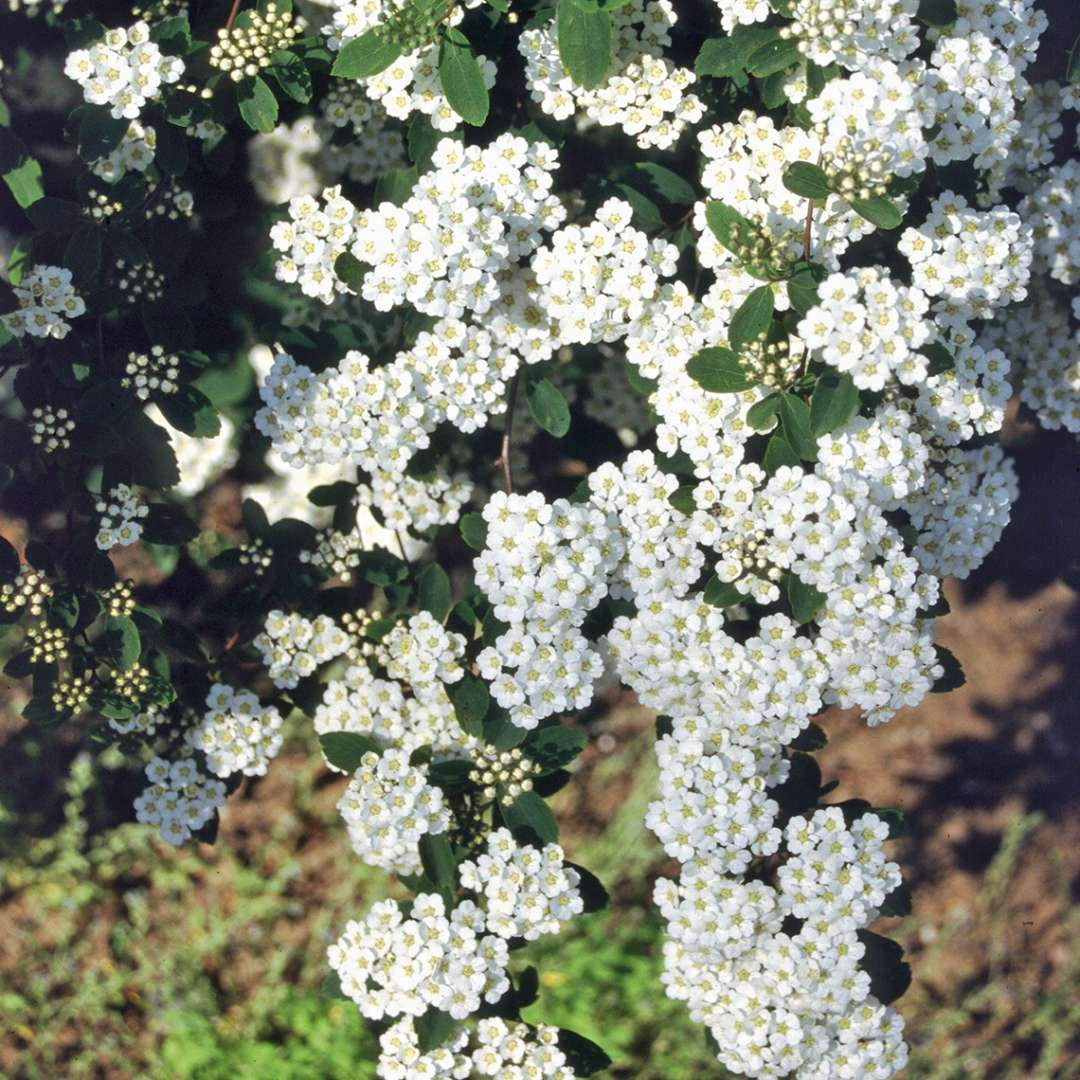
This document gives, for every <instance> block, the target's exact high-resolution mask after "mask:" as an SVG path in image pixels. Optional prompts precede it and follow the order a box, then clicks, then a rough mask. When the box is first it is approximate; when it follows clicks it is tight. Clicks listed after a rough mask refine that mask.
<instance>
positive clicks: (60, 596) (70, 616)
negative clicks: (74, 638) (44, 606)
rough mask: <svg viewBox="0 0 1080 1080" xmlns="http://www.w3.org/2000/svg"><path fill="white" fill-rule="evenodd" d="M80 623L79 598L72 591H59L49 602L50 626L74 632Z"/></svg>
mask: <svg viewBox="0 0 1080 1080" xmlns="http://www.w3.org/2000/svg"><path fill="white" fill-rule="evenodd" d="M78 621H79V597H78V594H77V593H76V592H74V591H73V590H72V589H58V590H57V591H56V593H55V595H54V596H53V598H52V600H51V601H50V602H49V625H50V626H55V627H56V628H57V629H60V630H73V629H74V628H75V625H76V624H77V623H78Z"/></svg>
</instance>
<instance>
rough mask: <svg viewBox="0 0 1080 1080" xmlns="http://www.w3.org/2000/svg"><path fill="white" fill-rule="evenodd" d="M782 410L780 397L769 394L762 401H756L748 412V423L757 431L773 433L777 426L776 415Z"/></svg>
mask: <svg viewBox="0 0 1080 1080" xmlns="http://www.w3.org/2000/svg"><path fill="white" fill-rule="evenodd" d="M779 408H780V395H779V394H769V396H768V397H763V398H762V399H761V400H760V401H755V402H754V404H753V405H751V406H750V408H749V409H747V410H746V422H747V423H748V424H749V425H750V426H751V427H752V428H753V429H754V430H755V431H772V429H773V428H774V427H775V426H776V413H777V411H778V410H779Z"/></svg>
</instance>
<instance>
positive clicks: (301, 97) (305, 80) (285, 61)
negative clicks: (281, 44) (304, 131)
mask: <svg viewBox="0 0 1080 1080" xmlns="http://www.w3.org/2000/svg"><path fill="white" fill-rule="evenodd" d="M271 60H272V61H273V63H272V64H271V65H270V68H269V71H270V74H271V75H273V77H274V79H275V80H276V82H277V84H278V86H280V87H281V89H282V90H283V91H284V92H285V93H286V94H288V95H289V97H291V98H292V99H293V101H299V102H300V103H301V104H304V103H306V102H308V101H310V100H311V75H310V73H309V72H308V69H307V65H306V64H305V63H304V61H303V60H301V59H300V57H299V56H297V55H296V53H292V52H287V51H279V52H276V53H274V55H273V56H272V57H271Z"/></svg>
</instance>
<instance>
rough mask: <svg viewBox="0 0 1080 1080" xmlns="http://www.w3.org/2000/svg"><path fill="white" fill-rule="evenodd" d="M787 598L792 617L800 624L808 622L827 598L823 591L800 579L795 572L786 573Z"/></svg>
mask: <svg viewBox="0 0 1080 1080" xmlns="http://www.w3.org/2000/svg"><path fill="white" fill-rule="evenodd" d="M787 598H788V603H789V604H790V605H791V614H792V617H793V618H794V619H795V621H796V622H797V623H800V624H801V623H808V622H809V621H810V620H811V619H812V618H813V617H814V616H815V615H816V614H817V613H818V612H819V611H820V610H821V607H822V605H823V604H824V603H825V601H826V600H827V599H828V597H827V596H826V595H825V594H824V593H823V592H821V591H820V590H818V589H815V588H814V586H813V585H807V584H805V583H804V582H802V581H800V580H799V578H798V577H797V576H796V575H795V574H788V575H787Z"/></svg>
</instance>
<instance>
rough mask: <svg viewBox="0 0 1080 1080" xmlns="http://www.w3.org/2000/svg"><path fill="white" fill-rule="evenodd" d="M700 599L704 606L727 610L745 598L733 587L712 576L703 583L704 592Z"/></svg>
mask: <svg viewBox="0 0 1080 1080" xmlns="http://www.w3.org/2000/svg"><path fill="white" fill-rule="evenodd" d="M702 599H703V600H704V601H705V603H706V604H711V605H712V606H713V607H718V608H727V607H732V606H733V605H735V604H741V603H743V602H744V601H745V600H746V597H745V596H744V595H743V594H742V593H741V592H739V590H738V589H736V588H735V586H734V585H731V584H729V583H728V582H726V581H721V580H720V579H719V578H718V577H717V576H716V575H715V574H713V575H712V577H710V578H709V580H708V581H707V582H706V583H705V592H704V593H703V594H702Z"/></svg>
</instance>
